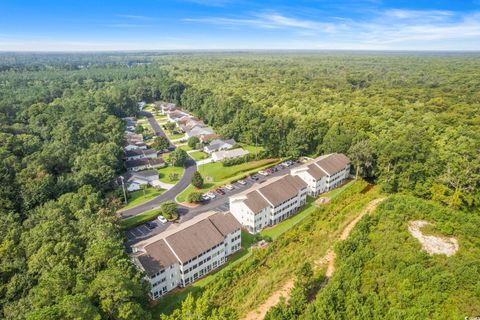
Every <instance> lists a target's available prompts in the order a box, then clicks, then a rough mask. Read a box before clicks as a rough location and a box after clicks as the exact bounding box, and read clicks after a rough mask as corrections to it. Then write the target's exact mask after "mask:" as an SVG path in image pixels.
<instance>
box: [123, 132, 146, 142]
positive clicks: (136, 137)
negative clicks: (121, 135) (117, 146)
mask: <svg viewBox="0 0 480 320" xmlns="http://www.w3.org/2000/svg"><path fill="white" fill-rule="evenodd" d="M125 140H127V142H143V135H141V134H137V133H133V132H126V133H125Z"/></svg>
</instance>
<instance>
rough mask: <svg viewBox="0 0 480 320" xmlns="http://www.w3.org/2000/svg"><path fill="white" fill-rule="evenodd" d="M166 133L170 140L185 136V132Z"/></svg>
mask: <svg viewBox="0 0 480 320" xmlns="http://www.w3.org/2000/svg"><path fill="white" fill-rule="evenodd" d="M166 134H167V137H168V138H169V139H170V140H177V139H182V138H183V137H185V133H177V134H172V133H171V132H169V131H167V132H166Z"/></svg>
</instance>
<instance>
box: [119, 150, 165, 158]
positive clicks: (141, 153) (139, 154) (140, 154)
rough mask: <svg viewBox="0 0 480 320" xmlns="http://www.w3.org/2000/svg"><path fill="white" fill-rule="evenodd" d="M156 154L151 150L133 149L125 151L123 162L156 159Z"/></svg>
mask: <svg viewBox="0 0 480 320" xmlns="http://www.w3.org/2000/svg"><path fill="white" fill-rule="evenodd" d="M156 157H158V152H157V151H155V150H152V149H133V150H126V151H125V160H135V159H144V158H156Z"/></svg>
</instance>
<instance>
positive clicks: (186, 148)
mask: <svg viewBox="0 0 480 320" xmlns="http://www.w3.org/2000/svg"><path fill="white" fill-rule="evenodd" d="M177 148H178V149H182V150H185V151H190V150H193V149H192V148H191V147H190V146H189V145H188V144H184V145H183V146H178V147H177Z"/></svg>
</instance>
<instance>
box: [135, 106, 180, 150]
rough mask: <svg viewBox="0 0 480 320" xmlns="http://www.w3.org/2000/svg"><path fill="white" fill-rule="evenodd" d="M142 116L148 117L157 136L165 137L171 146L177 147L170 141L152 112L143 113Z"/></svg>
mask: <svg viewBox="0 0 480 320" xmlns="http://www.w3.org/2000/svg"><path fill="white" fill-rule="evenodd" d="M140 115H142V116H145V117H147V120H148V122H149V123H150V126H151V127H152V129H153V131H154V132H155V135H156V136H158V137H160V136H161V137H165V138H166V139H167V140H168V141H169V142H170V146H171V147H174V148H175V145H174V144H173V143H172V142H171V141H170V139H168V137H167V135H166V134H165V132H164V131H163V129H162V127H161V126H160V125H159V124H158V122H157V120H156V119H155V117H154V116H153V114H151V113H150V112H147V111H141V112H140Z"/></svg>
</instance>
